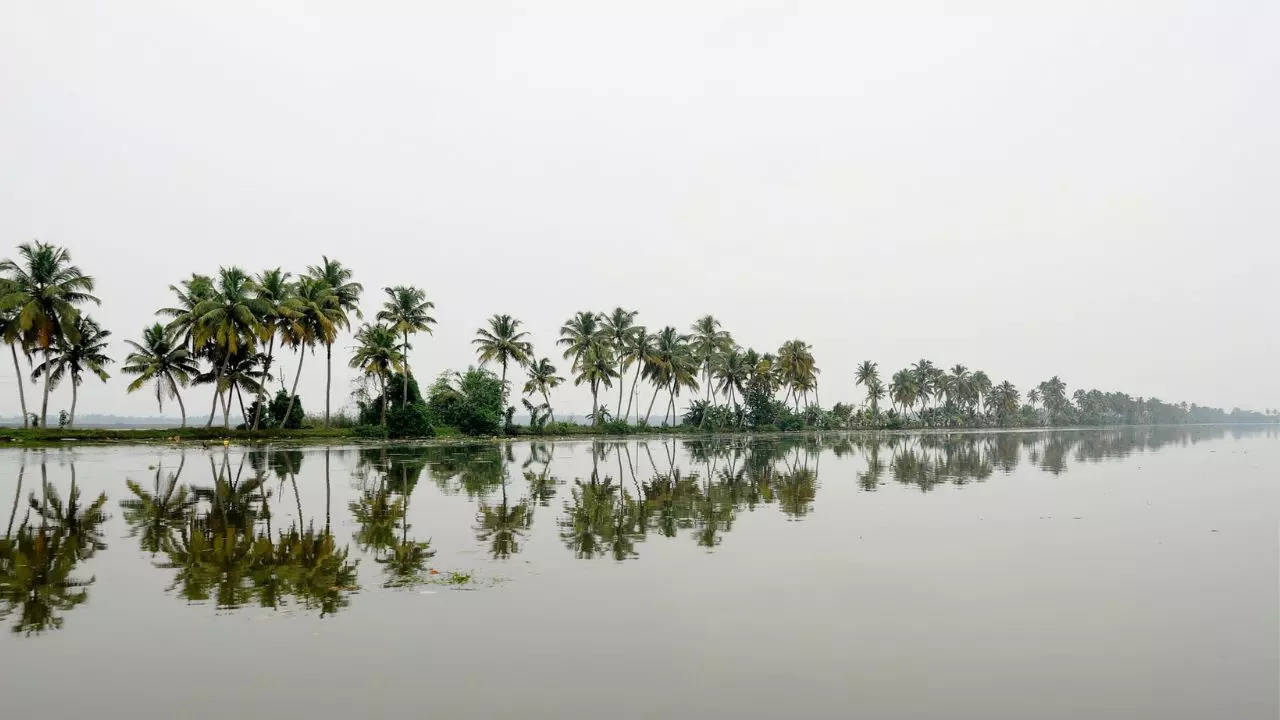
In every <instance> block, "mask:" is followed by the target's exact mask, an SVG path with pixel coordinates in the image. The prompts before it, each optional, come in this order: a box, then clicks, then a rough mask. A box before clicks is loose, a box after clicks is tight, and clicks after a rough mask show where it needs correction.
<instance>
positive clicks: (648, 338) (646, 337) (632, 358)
mask: <svg viewBox="0 0 1280 720" xmlns="http://www.w3.org/2000/svg"><path fill="white" fill-rule="evenodd" d="M656 339H657V338H656V336H654V335H650V334H649V332H648V331H647V330H646V329H645V328H644V326H637V327H636V328H635V331H634V332H632V333H631V336H630V337H629V338H628V339H627V343H626V345H625V346H624V347H623V348H622V368H623V370H626V368H628V367H630V366H631V365H632V364H633V363H634V364H635V366H636V372H635V375H632V376H631V393H630V394H629V395H628V396H627V413H626V414H625V415H623V416H622V419H623V420H624V421H626V422H630V421H631V402H632V400H634V399H635V394H636V383H637V382H639V380H640V373H641V371H642V370H643V369H644V367H645V366H646V365H647V364H648V363H649V361H650V359H651V358H652V357H653V352H654V348H655V345H654V343H655V341H656ZM618 384H619V385H621V384H622V381H621V378H620V379H619V381H618ZM618 389H619V391H621V389H622V388H621V387H619V388H618ZM639 414H640V409H639V408H636V415H639Z"/></svg>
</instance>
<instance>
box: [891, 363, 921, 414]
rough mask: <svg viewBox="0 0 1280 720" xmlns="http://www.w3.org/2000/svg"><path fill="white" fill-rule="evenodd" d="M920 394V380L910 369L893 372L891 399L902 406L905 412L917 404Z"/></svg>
mask: <svg viewBox="0 0 1280 720" xmlns="http://www.w3.org/2000/svg"><path fill="white" fill-rule="evenodd" d="M919 394H920V385H919V381H918V380H917V379H916V376H915V374H914V373H912V372H911V371H910V370H899V371H898V372H896V373H894V374H893V382H892V383H891V384H890V385H889V400H890V401H891V402H893V404H894V405H899V406H901V407H902V411H903V412H904V413H905V412H906V411H907V410H908V409H909V408H911V407H913V406H915V404H916V398H917V397H919Z"/></svg>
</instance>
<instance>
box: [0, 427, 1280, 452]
mask: <svg viewBox="0 0 1280 720" xmlns="http://www.w3.org/2000/svg"><path fill="white" fill-rule="evenodd" d="M1209 425H1213V426H1233V425H1247V426H1250V427H1254V426H1258V427H1261V426H1267V427H1276V426H1277V423H1243V424H1242V423H1191V424H1188V423H1182V424H1178V425H1164V426H1161V425H1087V426H1084V425H1071V426H1040V427H1008V428H1000V427H994V428H993V427H952V428H901V429H892V430H890V429H861V428H847V429H843V428H842V429H827V430H819V429H816V428H805V429H801V430H788V431H778V430H771V431H768V432H759V431H753V430H715V431H699V430H698V429H697V428H690V427H684V426H676V427H656V428H655V427H635V426H633V427H630V428H629V429H628V430H627V431H624V432H619V431H616V430H615V431H614V432H608V431H607V430H604V429H601V428H596V427H592V426H590V425H570V426H561V428H559V429H560V430H561V431H560V432H554V433H546V434H541V435H535V434H530V433H528V432H520V433H517V434H514V435H505V436H481V437H474V436H468V435H463V434H462V433H459V432H458V431H457V430H455V429H453V428H439V429H438V430H437V433H436V435H435V436H433V437H419V438H390V439H389V438H385V437H378V436H370V435H368V434H367V433H364V432H361V431H360V430H359V429H356V428H336V427H335V428H303V429H297V430H281V429H273V430H257V431H251V430H225V429H223V428H220V427H213V428H205V427H196V428H192V427H188V428H137V429H134V428H58V429H48V430H37V429H31V428H5V427H0V447H3V446H5V445H8V446H10V447H51V446H58V445H64V444H67V443H78V444H103V445H108V444H122V445H146V444H157V443H192V444H202V445H254V444H264V443H278V442H287V443H290V444H295V445H329V444H333V443H335V442H336V443H343V444H374V443H379V444H380V443H387V442H397V443H410V444H414V445H430V444H441V445H446V444H456V443H459V442H470V443H473V442H494V441H507V440H511V441H542V440H545V441H551V440H588V439H595V438H607V439H618V438H623V437H637V438H641V437H661V436H671V435H678V436H681V437H697V438H725V437H775V436H777V437H786V436H794V435H811V434H813V433H816V432H824V433H850V434H856V435H878V436H885V435H920V434H929V435H937V434H958V433H966V434H967V433H994V432H1000V433H1008V432H1015V433H1016V432H1045V431H1051V430H1056V431H1078V430H1106V429H1117V428H1141V427H1202V426H1209Z"/></svg>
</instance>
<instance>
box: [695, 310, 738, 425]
mask: <svg viewBox="0 0 1280 720" xmlns="http://www.w3.org/2000/svg"><path fill="white" fill-rule="evenodd" d="M690 329H691V330H692V331H693V332H692V334H690V335H689V349H690V350H691V351H692V352H693V358H694V360H696V361H697V363H698V368H699V370H700V371H701V373H702V379H703V382H705V383H706V386H707V402H708V403H709V402H711V392H712V387H711V372H712V370H713V369H714V366H715V363H716V360H717V359H718V358H719V357H720V355H721V354H722V353H724V352H727V351H728V350H729V349H730V348H731V347H733V340H732V338H730V337H729V333H728V332H726V331H724V330H721V329H720V321H719V320H717V319H715V317H714V316H711V315H703V316H702V317H700V318H698V319H697V320H695V321H694V323H693V325H692V326H691V327H690ZM703 418H704V419H705V418H706V414H705V413H704V414H703Z"/></svg>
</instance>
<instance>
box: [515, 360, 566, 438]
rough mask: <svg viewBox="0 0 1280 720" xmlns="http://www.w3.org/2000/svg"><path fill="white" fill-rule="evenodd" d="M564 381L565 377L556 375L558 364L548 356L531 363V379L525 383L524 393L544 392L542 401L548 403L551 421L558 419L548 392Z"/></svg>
mask: <svg viewBox="0 0 1280 720" xmlns="http://www.w3.org/2000/svg"><path fill="white" fill-rule="evenodd" d="M562 382H564V378H562V377H560V376H559V375H556V366H555V365H552V364H551V361H550V360H548V359H547V358H541V359H540V360H538V361H537V362H532V363H529V380H528V382H526V383H525V384H524V394H525V395H532V394H533V393H535V392H537V393H542V402H544V403H546V405H547V413H549V416H550V418H551V422H555V421H556V414H555V413H554V412H552V410H551V398H550V397H548V395H547V393H548V391H550V390H551V389H552V388H554V387H555V386H557V385H559V384H560V383H562Z"/></svg>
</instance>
